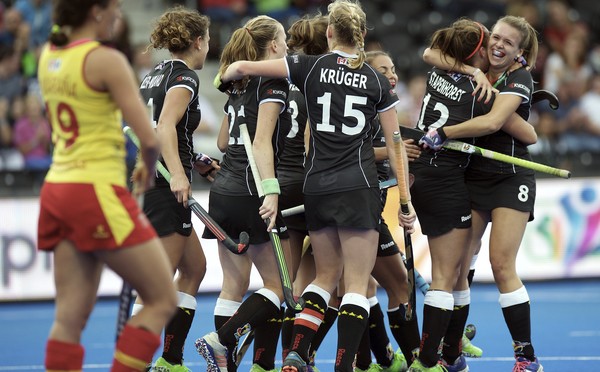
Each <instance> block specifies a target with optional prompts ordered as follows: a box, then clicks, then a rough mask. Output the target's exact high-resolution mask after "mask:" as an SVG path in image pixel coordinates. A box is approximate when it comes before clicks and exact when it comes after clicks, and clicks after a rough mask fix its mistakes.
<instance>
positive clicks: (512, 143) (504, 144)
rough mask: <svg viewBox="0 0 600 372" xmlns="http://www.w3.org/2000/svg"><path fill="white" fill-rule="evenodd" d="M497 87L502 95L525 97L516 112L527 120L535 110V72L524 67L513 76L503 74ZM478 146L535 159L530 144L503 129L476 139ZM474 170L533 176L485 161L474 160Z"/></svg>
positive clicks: (515, 168) (516, 168)
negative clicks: (529, 147)
mask: <svg viewBox="0 0 600 372" xmlns="http://www.w3.org/2000/svg"><path fill="white" fill-rule="evenodd" d="M495 86H496V88H497V89H498V90H499V91H500V93H499V94H514V95H517V96H519V97H521V98H522V101H521V104H520V105H519V107H518V108H517V111H516V113H517V114H518V115H519V116H521V117H522V118H523V119H525V120H527V119H528V118H529V111H530V109H531V93H532V92H533V78H532V77H531V73H530V72H529V71H527V70H526V69H524V68H520V69H518V70H515V71H513V72H512V73H509V74H503V75H502V76H501V77H500V79H498V82H497V83H496V84H495ZM490 109H491V105H489V106H488V107H487V111H489V110H490ZM475 144H476V145H477V146H481V147H483V148H485V149H488V150H492V151H497V152H500V153H503V154H507V155H510V156H515V157H518V158H522V159H526V160H531V156H530V155H529V150H528V149H527V145H525V144H524V143H522V142H521V141H519V140H518V139H516V138H514V137H512V136H511V135H509V134H507V133H506V132H504V131H502V130H499V131H497V132H494V133H492V134H489V135H487V136H482V137H478V138H476V139H475ZM470 167H471V168H473V169H478V170H480V171H484V172H492V173H520V172H525V173H530V171H529V170H527V169H526V168H521V167H518V166H516V165H513V164H507V163H503V162H500V161H497V160H491V159H484V158H477V159H476V158H472V162H471V164H470Z"/></svg>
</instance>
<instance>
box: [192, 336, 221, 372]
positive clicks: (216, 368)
mask: <svg viewBox="0 0 600 372" xmlns="http://www.w3.org/2000/svg"><path fill="white" fill-rule="evenodd" d="M196 350H198V353H199V354H200V355H202V357H203V358H204V359H205V360H206V364H207V367H206V372H227V348H226V347H225V346H223V345H222V344H221V342H219V335H218V334H217V332H211V333H209V334H207V335H205V336H204V337H202V338H199V339H197V340H196Z"/></svg>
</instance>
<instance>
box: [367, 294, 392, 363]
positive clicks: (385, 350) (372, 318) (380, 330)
mask: <svg viewBox="0 0 600 372" xmlns="http://www.w3.org/2000/svg"><path fill="white" fill-rule="evenodd" d="M385 328H386V327H385V319H384V318H383V312H382V311H381V306H380V305H379V303H377V304H375V305H374V306H371V310H369V343H370V345H371V350H373V355H374V356H375V360H376V361H377V364H379V365H380V366H382V367H384V368H386V367H389V366H390V365H391V364H392V361H393V359H394V350H393V349H392V353H391V355H390V338H389V337H388V334H387V331H386V330H385ZM369 357H370V355H369Z"/></svg>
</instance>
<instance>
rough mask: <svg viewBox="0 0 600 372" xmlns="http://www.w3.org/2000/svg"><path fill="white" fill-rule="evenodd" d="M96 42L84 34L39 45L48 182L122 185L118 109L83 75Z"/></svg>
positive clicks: (122, 142)
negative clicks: (48, 132) (49, 153)
mask: <svg viewBox="0 0 600 372" xmlns="http://www.w3.org/2000/svg"><path fill="white" fill-rule="evenodd" d="M101 47H103V46H102V45H101V44H100V43H99V42H97V41H94V40H90V39H86V40H78V41H75V42H73V43H70V44H69V45H67V46H65V47H61V48H58V47H56V46H53V45H51V44H46V45H45V46H44V48H43V50H42V53H41V56H40V61H39V64H38V66H39V67H38V79H39V83H40V88H41V92H42V96H43V99H44V101H45V104H46V112H47V116H48V118H49V120H50V123H51V124H52V141H53V143H54V152H53V161H52V165H51V167H50V170H49V171H48V174H47V175H46V181H48V182H67V183H71V182H73V183H110V184H113V185H121V186H125V185H126V165H125V137H124V135H123V131H122V115H121V111H120V109H119V108H118V107H117V105H116V104H115V102H113V100H112V98H111V96H110V94H109V92H108V91H99V90H97V89H94V88H93V87H91V86H90V85H89V84H88V83H87V81H86V79H85V76H84V64H85V61H86V58H87V56H88V54H89V53H90V52H91V51H92V50H94V49H96V48H101ZM105 68H110V66H106V67H105Z"/></svg>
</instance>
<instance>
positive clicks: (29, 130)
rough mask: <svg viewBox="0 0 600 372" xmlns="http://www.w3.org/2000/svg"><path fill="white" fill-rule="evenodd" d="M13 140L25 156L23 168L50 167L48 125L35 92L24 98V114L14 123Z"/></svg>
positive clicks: (45, 168) (43, 168) (38, 168)
mask: <svg viewBox="0 0 600 372" xmlns="http://www.w3.org/2000/svg"><path fill="white" fill-rule="evenodd" d="M13 142H14V145H15V147H16V148H17V149H18V150H19V151H20V152H21V154H23V157H24V158H25V169H29V170H47V169H48V168H49V167H50V163H51V162H52V156H51V153H50V142H51V133H50V125H49V123H48V121H47V120H46V118H45V116H44V114H43V110H42V102H41V100H40V98H39V97H38V96H37V95H36V94H28V95H27V97H26V98H25V114H24V115H23V117H22V118H21V119H19V120H17V122H16V123H15V128H14V134H13Z"/></svg>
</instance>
